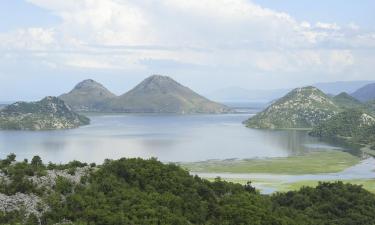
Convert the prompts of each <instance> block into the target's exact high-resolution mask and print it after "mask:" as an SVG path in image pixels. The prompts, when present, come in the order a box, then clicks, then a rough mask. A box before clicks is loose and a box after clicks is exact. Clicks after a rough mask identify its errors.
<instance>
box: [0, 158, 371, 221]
mask: <svg viewBox="0 0 375 225" xmlns="http://www.w3.org/2000/svg"><path fill="white" fill-rule="evenodd" d="M0 170H1V172H0V180H1V183H0V224H30V225H31V224H77V225H78V224H103V225H104V224H108V225H114V224H119V225H120V224H129V225H130V224H131V225H135V224H155V225H156V224H158V225H159V224H174V225H178V224H223V225H230V224H233V225H241V224H244V225H245V224H259V225H260V224H264V225H272V224H275V225H278V224H279V225H284V224H285V225H286V224H295V225H304V224H311V225H312V224H337V225H345V224H347V225H349V224H353V225H360V224H375V195H373V194H371V193H369V192H368V191H366V190H364V189H363V188H362V187H361V186H356V185H351V184H344V183H342V182H335V183H320V184H319V185H318V186H317V187H316V188H310V187H304V188H302V189H300V190H299V191H290V192H286V193H276V194H273V195H261V194H260V193H259V192H258V191H257V190H256V189H255V188H253V187H252V186H251V183H250V182H249V183H248V184H247V185H244V186H243V185H240V184H233V183H228V182H225V181H222V180H220V179H219V178H217V179H216V180H215V181H214V182H209V181H207V180H204V179H201V178H199V177H197V176H191V175H190V174H189V173H188V172H187V171H186V170H183V169H182V168H180V167H179V166H177V165H174V164H163V163H161V162H159V161H157V160H156V159H149V160H143V159H125V158H122V159H119V160H105V162H104V163H103V164H102V165H95V164H90V165H88V164H86V163H81V162H77V161H73V162H71V163H68V164H64V165H56V164H52V163H49V164H43V162H42V159H41V158H40V157H38V156H35V157H34V158H33V159H32V160H31V161H30V162H28V161H27V160H24V161H21V162H18V161H16V156H15V155H13V154H12V155H9V156H8V157H7V158H6V159H3V160H1V161H0ZM17 195H22V196H23V198H22V199H27V196H28V197H30V199H31V200H30V201H29V202H28V203H27V204H24V205H23V206H22V205H19V206H18V205H17V204H20V202H22V201H20V200H17V201H16V202H12V199H14V198H15V196H17ZM34 203H35V204H34Z"/></svg>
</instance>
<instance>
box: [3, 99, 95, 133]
mask: <svg viewBox="0 0 375 225" xmlns="http://www.w3.org/2000/svg"><path fill="white" fill-rule="evenodd" d="M89 122H90V120H89V119H88V118H87V117H85V116H83V115H79V114H77V113H75V112H73V111H72V110H71V108H70V107H69V106H68V105H66V104H65V103H64V102H63V101H62V100H60V99H58V98H56V97H46V98H44V99H42V100H41V101H38V102H16V103H14V104H11V105H8V106H6V107H5V108H4V109H2V110H1V111H0V129H14V130H53V129H67V128H75V127H78V126H81V125H86V124H89Z"/></svg>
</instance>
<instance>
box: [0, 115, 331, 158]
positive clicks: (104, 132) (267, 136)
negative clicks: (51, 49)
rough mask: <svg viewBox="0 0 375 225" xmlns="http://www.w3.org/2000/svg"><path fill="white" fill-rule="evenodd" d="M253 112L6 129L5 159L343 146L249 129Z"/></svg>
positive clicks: (271, 152)
mask: <svg viewBox="0 0 375 225" xmlns="http://www.w3.org/2000/svg"><path fill="white" fill-rule="evenodd" d="M251 115H252V114H223V115H160V114H158V115H157V114H110V115H90V118H91V125H88V126H84V127H81V128H78V129H73V130H59V131H39V132H29V131H0V157H1V158H4V157H5V156H6V155H7V154H9V153H15V154H16V155H17V156H18V159H19V160H20V159H23V158H29V159H30V158H31V157H32V156H34V155H39V156H41V157H42V159H43V160H44V161H46V162H47V161H52V162H56V163H59V162H68V161H71V160H74V159H76V160H80V161H84V162H96V163H101V162H103V160H104V159H106V158H109V159H117V158H121V157H142V158H150V157H157V158H158V159H159V160H161V161H164V162H181V161H185V162H186V161H203V160H208V159H229V158H240V159H243V158H255V157H285V156H288V155H293V154H298V153H301V152H306V151H316V150H318V149H330V148H337V147H334V146H330V145H327V144H325V143H322V142H320V141H319V140H318V139H316V138H313V137H310V136H308V134H307V132H305V131H266V130H254V129H249V128H246V127H245V126H244V125H243V124H242V121H244V120H246V119H247V118H249V117H250V116H251Z"/></svg>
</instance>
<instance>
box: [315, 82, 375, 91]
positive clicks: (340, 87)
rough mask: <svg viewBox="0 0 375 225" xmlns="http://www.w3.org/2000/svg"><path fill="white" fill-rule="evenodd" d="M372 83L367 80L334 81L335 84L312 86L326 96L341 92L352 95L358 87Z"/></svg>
mask: <svg viewBox="0 0 375 225" xmlns="http://www.w3.org/2000/svg"><path fill="white" fill-rule="evenodd" d="M373 82H374V81H368V80H355V81H336V82H325V83H316V84H313V85H312V86H314V87H316V88H318V89H320V90H321V91H323V92H324V93H326V94H332V95H338V94H339V93H341V92H346V93H352V92H354V91H355V90H357V89H358V88H360V87H363V86H364V85H366V84H370V83H373Z"/></svg>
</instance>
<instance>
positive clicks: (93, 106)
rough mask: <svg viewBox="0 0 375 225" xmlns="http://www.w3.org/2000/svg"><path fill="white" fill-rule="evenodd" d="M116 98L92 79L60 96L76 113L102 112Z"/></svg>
mask: <svg viewBox="0 0 375 225" xmlns="http://www.w3.org/2000/svg"><path fill="white" fill-rule="evenodd" d="M115 97H116V95H114V94H113V93H111V92H110V91H109V90H108V89H107V88H105V87H104V86H103V85H102V84H100V83H98V82H96V81H94V80H91V79H88V80H84V81H82V82H80V83H79V84H77V85H76V86H75V87H74V88H73V90H71V91H70V92H69V93H67V94H63V95H60V96H59V98H60V99H62V100H63V101H64V102H66V103H67V104H69V105H70V106H71V107H72V109H73V110H74V111H85V112H102V111H104V110H105V105H106V104H107V103H108V102H109V101H110V100H111V99H113V98H115Z"/></svg>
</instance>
